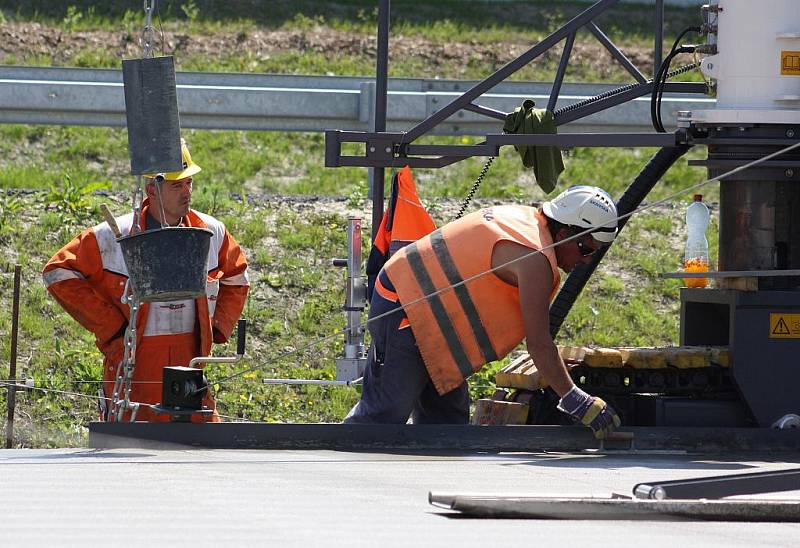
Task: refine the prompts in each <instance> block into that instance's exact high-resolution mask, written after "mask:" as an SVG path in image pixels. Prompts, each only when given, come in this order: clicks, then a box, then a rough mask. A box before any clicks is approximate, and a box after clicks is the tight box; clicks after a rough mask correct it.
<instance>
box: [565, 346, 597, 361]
mask: <svg viewBox="0 0 800 548" xmlns="http://www.w3.org/2000/svg"><path fill="white" fill-rule="evenodd" d="M587 350H591V349H587V348H586V347H583V346H560V345H559V347H558V354H559V355H560V356H561V359H562V360H564V361H565V362H567V363H581V362H582V361H583V358H584V357H585V356H586V351H587Z"/></svg>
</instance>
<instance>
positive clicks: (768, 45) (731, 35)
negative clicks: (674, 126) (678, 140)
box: [691, 0, 800, 124]
mask: <svg viewBox="0 0 800 548" xmlns="http://www.w3.org/2000/svg"><path fill="white" fill-rule="evenodd" d="M715 7H716V8H717V9H715ZM710 8H711V9H710V11H709V23H710V24H711V25H717V26H718V31H717V35H716V37H714V35H713V34H710V35H709V43H710V44H713V43H716V44H717V54H716V55H711V56H709V57H706V58H704V59H702V61H701V64H700V70H701V71H702V72H703V73H704V74H705V75H706V76H707V77H709V78H712V79H713V80H715V81H716V84H717V106H716V109H714V110H698V111H694V112H692V115H691V119H692V121H693V122H699V123H733V124H736V123H760V124H795V123H800V2H798V0H758V1H754V0H715V1H712V2H710Z"/></svg>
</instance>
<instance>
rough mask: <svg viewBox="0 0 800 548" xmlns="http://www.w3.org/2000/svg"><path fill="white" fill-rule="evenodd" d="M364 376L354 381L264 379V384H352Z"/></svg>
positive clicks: (357, 382) (358, 382)
mask: <svg viewBox="0 0 800 548" xmlns="http://www.w3.org/2000/svg"><path fill="white" fill-rule="evenodd" d="M363 379H364V377H359V378H357V379H355V380H353V381H318V380H315V379H262V381H261V382H262V383H264V384H311V385H315V386H350V385H353V384H361V381H362V380H363Z"/></svg>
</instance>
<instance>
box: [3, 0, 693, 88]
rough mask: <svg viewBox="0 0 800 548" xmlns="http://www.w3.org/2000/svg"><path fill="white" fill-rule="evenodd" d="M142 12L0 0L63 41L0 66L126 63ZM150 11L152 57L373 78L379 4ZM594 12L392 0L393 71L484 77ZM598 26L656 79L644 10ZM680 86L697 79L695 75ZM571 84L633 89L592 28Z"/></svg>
mask: <svg viewBox="0 0 800 548" xmlns="http://www.w3.org/2000/svg"><path fill="white" fill-rule="evenodd" d="M140 4H141V3H138V4H134V5H135V7H136V8H138V9H134V6H132V4H131V2H130V1H129V0H110V1H107V2H94V1H92V0H71V1H70V2H61V1H56V0H28V1H27V2H25V3H24V4H23V5H19V3H18V2H13V1H9V0H0V14H2V16H3V18H5V20H6V21H8V22H10V23H16V22H23V23H28V22H35V23H36V24H39V25H43V26H45V27H47V28H52V32H53V33H54V34H56V35H57V36H58V37H59V43H70V47H69V48H66V47H64V46H61V47H57V48H51V47H46V46H45V47H38V48H37V47H31V48H21V49H20V52H19V53H18V54H14V53H9V54H5V58H4V54H2V53H0V62H4V63H6V64H43V65H65V66H78V67H90V66H93V67H118V66H119V61H120V58H121V57H122V56H124V55H127V56H128V57H130V56H133V55H134V54H135V52H136V51H137V50H138V46H137V45H136V43H137V40H138V38H139V35H140V33H141V30H142V27H143V25H144V12H143V10H141V9H140V8H139V6H140ZM157 4H158V11H157V12H156V15H155V17H154V19H153V24H154V27H155V29H156V32H157V34H158V35H159V37H158V39H157V44H156V49H157V51H160V52H161V53H164V54H174V55H175V56H176V60H177V67H178V69H179V70H201V71H247V72H267V73H269V72H281V73H296V74H337V75H369V74H372V73H373V72H374V66H375V63H374V45H373V44H374V42H373V40H374V38H373V37H374V34H375V28H376V23H377V8H376V3H375V2H374V0H349V1H339V2H327V1H325V0H300V1H291V0H270V1H269V2H265V1H258V0H238V1H237V0H204V1H199V0H183V1H178V0H172V1H167V0H160V1H159V2H158V3H157ZM589 5H591V2H559V3H557V4H554V3H553V2H549V1H545V0H540V1H533V2H531V1H519V2H503V3H496V2H477V1H475V2H465V1H459V0H441V1H438V2H418V1H416V0H396V1H395V2H393V3H392V19H391V24H392V37H393V42H392V44H391V47H390V55H391V59H390V63H389V70H390V75H392V76H407V77H442V78H483V77H485V76H486V75H487V74H490V73H491V72H494V71H495V70H497V69H498V68H500V67H501V66H503V65H504V64H505V63H506V62H507V61H509V60H510V59H511V58H512V57H514V56H516V55H518V54H520V53H522V52H523V51H525V50H526V49H527V48H529V47H531V46H532V45H533V44H535V43H536V42H537V41H539V40H541V39H542V38H543V37H545V36H546V35H547V34H549V33H550V32H552V31H554V30H555V29H557V28H558V27H559V26H561V25H563V24H564V23H566V22H567V21H568V20H569V19H570V18H572V17H573V16H574V15H575V14H576V13H577V12H579V11H580V10H581V9H585V8H586V7H587V6H589ZM465 8H466V9H465ZM667 13H668V16H667V17H666V18H665V37H666V40H665V41H669V39H670V37H673V36H676V35H677V34H678V32H680V30H682V29H683V28H685V27H687V26H689V25H693V24H698V23H699V15H698V13H699V11H698V10H690V9H668V10H667ZM598 24H599V25H600V26H601V28H603V30H604V31H605V32H606V33H607V34H608V36H609V37H610V38H611V39H612V40H614V41H615V43H616V44H617V45H618V46H619V47H620V48H621V49H622V50H623V51H626V53H628V54H629V55H630V56H631V58H632V59H634V60H636V61H637V62H639V64H640V65H641V68H642V70H643V71H644V72H645V73H647V74H652V72H653V70H652V64H651V60H650V58H651V57H652V54H651V52H652V48H653V41H654V38H653V14H652V8H651V7H647V6H631V5H628V4H625V5H620V6H618V7H616V8H613V9H611V10H610V11H608V12H607V13H606V14H604V15H603V16H601V17H600V18H599V20H598ZM93 33H94V34H93ZM161 33H163V34H164V37H165V40H163V41H162V40H161V39H160V35H161ZM270 33H272V34H270ZM78 36H80V39H76V40H75V42H74V44H73V43H71V42H70V37H78ZM92 36H95V37H96V38H97V39H92ZM667 46H668V44H667ZM559 57H560V52H559V51H557V50H554V51H551V52H549V53H547V54H546V55H544V56H543V57H542V58H540V59H537V61H536V62H534V63H532V64H531V65H530V66H528V67H525V68H524V69H522V70H521V71H519V72H518V73H517V74H516V75H515V76H514V78H517V79H522V80H541V81H550V80H552V78H553V74H555V69H556V67H557V66H558V61H559ZM687 62H688V61H687ZM687 78H689V79H694V80H698V81H699V77H698V76H697V75H692V74H690V75H687ZM567 79H568V80H570V79H571V80H574V81H617V82H630V81H631V78H630V76H629V75H628V74H627V73H626V72H625V71H624V69H622V68H621V67H619V66H618V65H616V64H615V63H613V62H612V61H611V57H610V55H609V54H608V53H607V52H606V51H605V50H604V49H603V48H602V47H601V46H599V44H598V43H597V41H596V40H595V38H594V37H593V36H591V34H590V33H588V32H587V31H582V32H580V33H578V35H577V38H576V42H575V48H574V55H573V59H572V63H571V65H570V69H569V71H568V75H567Z"/></svg>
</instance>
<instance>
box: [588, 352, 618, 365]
mask: <svg viewBox="0 0 800 548" xmlns="http://www.w3.org/2000/svg"><path fill="white" fill-rule="evenodd" d="M583 363H584V364H586V365H588V366H589V367H622V353H621V352H620V351H619V350H618V349H616V348H591V349H589V348H587V349H586V355H585V356H584V357H583Z"/></svg>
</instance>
